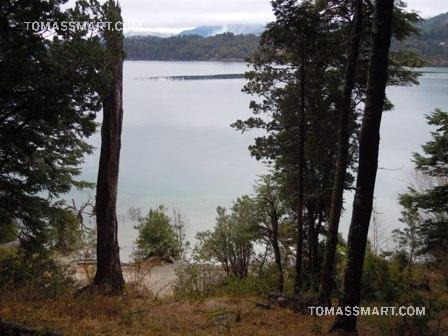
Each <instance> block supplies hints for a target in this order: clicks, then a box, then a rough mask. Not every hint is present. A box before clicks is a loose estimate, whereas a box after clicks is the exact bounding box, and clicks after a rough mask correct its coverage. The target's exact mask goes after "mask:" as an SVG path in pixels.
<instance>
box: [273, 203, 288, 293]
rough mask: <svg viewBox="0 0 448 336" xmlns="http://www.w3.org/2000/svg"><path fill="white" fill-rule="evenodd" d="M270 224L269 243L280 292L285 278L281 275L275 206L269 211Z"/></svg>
mask: <svg viewBox="0 0 448 336" xmlns="http://www.w3.org/2000/svg"><path fill="white" fill-rule="evenodd" d="M271 226H272V232H271V237H270V240H271V244H272V249H273V251H274V259H275V265H276V266H277V272H278V282H277V290H278V291H279V292H280V293H282V292H283V290H284V287H285V285H284V284H285V280H284V277H283V265H282V256H281V253H280V246H279V244H278V214H277V210H276V209H275V207H273V209H272V211H271Z"/></svg>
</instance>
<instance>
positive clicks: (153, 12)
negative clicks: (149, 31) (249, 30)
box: [122, 0, 273, 29]
mask: <svg viewBox="0 0 448 336" xmlns="http://www.w3.org/2000/svg"><path fill="white" fill-rule="evenodd" d="M122 9H123V17H124V19H125V21H126V26H127V27H144V28H150V27H165V28H167V27H169V28H171V29H179V28H184V27H196V26H199V25H226V24H235V23H266V22H268V21H271V20H272V19H273V14H272V10H271V5H270V1H268V0H164V1H161V0H156V1H154V0H152V1H144V0H126V1H125V2H124V1H123V2H122Z"/></svg>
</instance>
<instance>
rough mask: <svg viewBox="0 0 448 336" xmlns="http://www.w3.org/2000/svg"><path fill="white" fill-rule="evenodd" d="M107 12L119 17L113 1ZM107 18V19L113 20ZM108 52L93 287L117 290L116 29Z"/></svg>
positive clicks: (119, 45)
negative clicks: (109, 76)
mask: <svg viewBox="0 0 448 336" xmlns="http://www.w3.org/2000/svg"><path fill="white" fill-rule="evenodd" d="M106 5H107V7H106V18H108V15H111V17H113V18H115V20H116V21H118V20H121V14H120V8H119V6H118V5H115V3H114V1H109V3H107V4H106ZM115 20H109V21H115ZM104 37H105V40H106V48H107V50H108V52H109V62H110V70H111V73H112V85H111V88H110V91H109V92H108V93H107V94H106V95H105V99H104V101H103V124H102V126H101V155H100V164H99V171H98V182H97V191H96V220H97V271H96V275H95V280H94V286H95V287H96V288H98V290H100V291H101V292H103V293H106V294H115V293H120V292H121V291H122V290H123V287H124V280H123V275H122V272H121V264H120V249H119V247H118V237H117V236H118V234H117V231H118V221H117V214H116V203H117V186H118V171H119V163H120V149H121V129H122V122H123V35H122V32H118V31H106V32H105V34H104Z"/></svg>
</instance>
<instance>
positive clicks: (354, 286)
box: [333, 0, 394, 332]
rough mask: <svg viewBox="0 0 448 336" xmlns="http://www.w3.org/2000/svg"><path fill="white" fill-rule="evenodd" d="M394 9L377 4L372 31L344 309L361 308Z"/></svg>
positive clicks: (349, 319) (341, 324) (350, 327)
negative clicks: (363, 271) (362, 281)
mask: <svg viewBox="0 0 448 336" xmlns="http://www.w3.org/2000/svg"><path fill="white" fill-rule="evenodd" d="M393 8H394V0H377V1H376V8H375V15H374V22H373V28H372V31H373V34H372V55H371V57H370V64H369V72H368V81H367V94H366V104H365V108H364V117H363V120H362V127H361V135H360V141H359V168H358V176H357V182H356V193H355V199H354V203H353V213H352V221H351V224H350V231H349V236H348V243H347V244H348V246H347V268H346V271H345V276H344V290H343V295H342V298H341V299H340V302H339V305H340V306H342V307H343V309H344V307H355V306H359V303H360V293H361V278H362V269H363V264H364V255H365V250H366V244H367V235H368V231H369V223H370V217H371V215H372V207H373V195H374V189H375V180H376V174H377V169H378V149H379V143H380V125H381V117H382V112H383V107H384V99H385V91H386V84H387V77H388V64H389V48H390V41H391V26H392V15H393ZM356 321H357V317H356V316H354V315H351V316H348V315H347V316H338V317H337V318H336V321H335V323H334V325H333V329H342V330H344V331H348V332H354V331H356Z"/></svg>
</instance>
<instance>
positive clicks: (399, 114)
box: [74, 61, 448, 260]
mask: <svg viewBox="0 0 448 336" xmlns="http://www.w3.org/2000/svg"><path fill="white" fill-rule="evenodd" d="M246 69H247V67H246V65H245V64H244V63H220V62H152V61H127V62H125V67H124V128H123V138H122V141H123V145H122V156H121V166H120V184H119V220H120V228H119V235H120V245H121V247H122V259H123V260H127V259H128V257H129V253H130V252H131V249H132V248H131V246H132V243H133V241H134V240H135V237H136V233H135V230H133V224H132V223H131V222H130V220H129V218H128V216H127V212H128V209H129V208H130V207H137V208H142V209H143V210H144V211H146V210H148V209H149V208H151V207H156V206H158V205H159V204H165V205H166V206H167V207H169V208H170V209H172V208H175V209H176V210H178V211H179V212H180V213H181V214H182V215H183V216H184V217H185V218H186V220H187V236H188V238H190V239H191V238H192V237H193V236H194V234H195V232H197V231H199V230H205V229H209V228H212V227H213V225H214V218H215V212H216V207H217V206H218V205H223V206H229V205H230V204H231V202H232V200H233V199H235V198H236V197H238V196H240V195H242V194H246V193H250V192H251V191H252V185H253V183H254V181H255V180H256V178H257V175H259V174H261V173H263V172H265V168H264V167H263V166H262V165H261V164H260V163H258V162H257V161H256V160H255V159H253V158H251V157H250V155H249V152H248V149H247V147H248V145H249V144H251V143H252V139H253V137H254V135H255V134H254V133H246V134H244V135H241V134H240V133H238V132H236V131H234V130H233V129H232V128H231V127H230V124H231V123H232V122H233V121H235V120H236V119H238V118H245V117H247V116H250V111H249V108H248V105H249V101H250V97H248V96H247V95H245V94H243V93H242V92H241V88H242V86H243V85H244V82H245V81H244V79H242V78H238V76H235V75H237V74H241V73H244V72H245V71H246ZM425 70H428V71H432V72H428V73H425V74H424V75H423V77H422V78H421V85H420V86H417V87H406V88H395V87H394V88H389V89H388V95H389V97H390V99H391V100H392V102H393V103H394V105H395V110H394V111H392V112H388V113H386V114H385V115H384V119H383V124H382V138H381V153H380V166H381V167H384V168H387V169H395V170H380V171H379V174H378V179H377V189H376V203H377V208H378V211H379V212H380V213H381V214H380V215H379V219H380V221H381V222H382V224H383V225H384V226H385V228H386V229H385V230H386V231H390V229H393V228H395V227H396V226H397V225H399V224H398V218H399V215H400V209H399V206H398V203H397V194H398V193H399V192H401V191H403V190H404V189H405V185H406V175H405V171H406V170H407V169H409V168H410V167H412V164H411V161H410V157H411V153H412V152H413V151H416V150H419V146H420V145H421V144H422V143H424V142H425V141H426V140H428V138H429V136H430V134H429V132H430V129H429V128H428V127H427V126H426V123H425V118H424V115H425V114H427V113H430V112H431V111H432V110H433V109H434V108H435V107H440V108H443V109H448V99H447V95H448V69H446V68H445V69H425ZM221 74H227V75H226V76H223V78H220V77H219V76H218V77H216V76H215V75H221ZM171 76H184V78H183V79H187V80H174V79H182V78H171V79H170V78H165V77H171ZM185 76H186V77H185ZM191 76H193V77H191ZM198 76H204V77H198ZM207 76H212V77H207ZM155 77H159V78H155ZM91 143H93V144H94V145H95V146H97V147H98V146H99V135H96V136H94V137H93V138H92V139H91ZM98 159H99V158H98V151H95V154H94V155H92V156H89V157H88V158H87V159H86V162H85V164H84V167H83V178H85V179H87V180H90V181H96V172H97V167H98ZM92 193H93V192H92ZM352 196H353V195H351V194H349V195H347V204H346V205H347V211H346V213H345V215H344V218H343V223H342V224H341V225H342V228H341V230H342V231H343V232H344V233H346V232H347V229H348V223H349V219H350V213H351V202H352ZM74 197H75V198H76V199H78V200H79V199H82V197H81V196H80V195H75V196H74ZM84 198H86V197H85V196H84Z"/></svg>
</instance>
